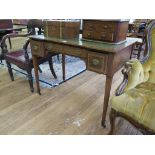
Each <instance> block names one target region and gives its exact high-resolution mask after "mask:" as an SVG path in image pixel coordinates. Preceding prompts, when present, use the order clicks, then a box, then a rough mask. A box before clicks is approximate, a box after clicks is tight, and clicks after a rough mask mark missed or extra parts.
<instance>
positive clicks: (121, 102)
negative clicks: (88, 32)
mask: <svg viewBox="0 0 155 155" xmlns="http://www.w3.org/2000/svg"><path fill="white" fill-rule="evenodd" d="M145 40H146V53H147V54H146V55H145V57H144V58H143V59H142V60H141V61H139V60H137V59H133V60H130V61H129V62H127V63H126V65H125V68H124V70H123V74H124V80H123V82H122V83H121V85H120V86H119V87H118V89H117V91H116V96H114V97H112V99H111V112H110V123H111V130H110V132H109V134H112V133H113V131H114V125H115V118H116V117H123V118H125V119H126V120H128V121H129V122H130V123H132V124H133V125H134V126H135V127H136V128H138V129H139V130H140V131H141V132H142V133H143V134H155V21H152V22H151V23H150V24H149V25H148V27H147V30H146V36H145Z"/></svg>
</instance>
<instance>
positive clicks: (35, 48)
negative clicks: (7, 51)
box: [30, 40, 45, 57]
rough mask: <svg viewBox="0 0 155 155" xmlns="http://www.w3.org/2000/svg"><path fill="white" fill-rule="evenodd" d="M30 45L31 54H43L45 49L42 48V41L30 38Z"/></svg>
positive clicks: (41, 55)
mask: <svg viewBox="0 0 155 155" xmlns="http://www.w3.org/2000/svg"><path fill="white" fill-rule="evenodd" d="M30 46H31V50H32V55H37V56H40V57H44V56H45V50H44V45H43V42H39V41H34V40H31V41H30Z"/></svg>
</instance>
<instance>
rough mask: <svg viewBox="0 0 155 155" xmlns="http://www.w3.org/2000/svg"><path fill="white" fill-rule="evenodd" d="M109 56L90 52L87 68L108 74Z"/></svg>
mask: <svg viewBox="0 0 155 155" xmlns="http://www.w3.org/2000/svg"><path fill="white" fill-rule="evenodd" d="M107 61H108V56H107V55H106V54H96V53H89V54H88V61H87V69H88V70H91V71H94V72H97V73H102V74H106V69H107Z"/></svg>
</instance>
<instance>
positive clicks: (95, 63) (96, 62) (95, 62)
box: [92, 59, 100, 66]
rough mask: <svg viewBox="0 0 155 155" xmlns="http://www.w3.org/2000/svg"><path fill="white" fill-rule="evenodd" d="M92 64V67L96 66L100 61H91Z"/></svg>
mask: <svg viewBox="0 0 155 155" xmlns="http://www.w3.org/2000/svg"><path fill="white" fill-rule="evenodd" d="M92 63H93V65H95V66H97V65H98V64H99V63H100V61H99V60H98V59H93V60H92Z"/></svg>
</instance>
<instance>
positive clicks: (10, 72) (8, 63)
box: [6, 61, 14, 81]
mask: <svg viewBox="0 0 155 155" xmlns="http://www.w3.org/2000/svg"><path fill="white" fill-rule="evenodd" d="M6 64H7V67H8V72H9V75H10V78H11V80H12V81H14V76H13V72H12V68H11V64H10V62H8V61H6Z"/></svg>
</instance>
